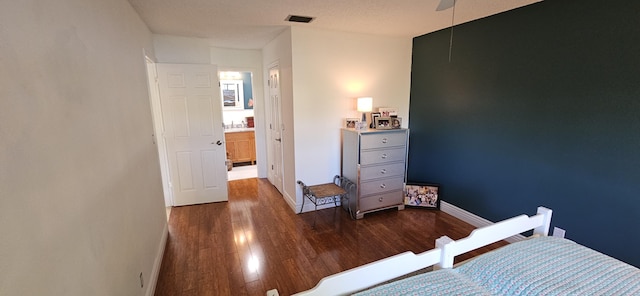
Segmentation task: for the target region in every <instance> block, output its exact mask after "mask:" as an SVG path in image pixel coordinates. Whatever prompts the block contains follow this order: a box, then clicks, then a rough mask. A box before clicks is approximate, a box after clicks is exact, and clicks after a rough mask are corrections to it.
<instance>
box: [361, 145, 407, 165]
mask: <svg viewBox="0 0 640 296" xmlns="http://www.w3.org/2000/svg"><path fill="white" fill-rule="evenodd" d="M406 155H407V151H406V150H405V149H404V147H401V148H394V149H382V150H371V151H363V152H361V153H360V165H368V164H376V163H384V162H393V161H404V159H405V157H406Z"/></svg>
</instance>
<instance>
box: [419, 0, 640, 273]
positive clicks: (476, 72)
mask: <svg viewBox="0 0 640 296" xmlns="http://www.w3.org/2000/svg"><path fill="white" fill-rule="evenodd" d="M450 33H451V31H450V30H449V29H446V30H442V31H438V32H435V33H431V34H427V35H423V36H420V37H416V38H415V39H414V41H413V64H412V74H411V103H410V112H409V118H410V123H409V128H410V129H411V137H410V146H409V147H410V148H409V168H408V179H409V181H414V182H433V183H439V184H441V186H442V193H443V199H444V200H445V201H447V202H449V203H452V204H454V205H456V206H458V207H461V208H463V209H465V210H467V211H470V212H472V213H475V214H477V215H479V216H481V217H484V218H487V219H489V220H493V221H497V220H501V219H504V218H508V217H511V216H513V215H516V214H520V213H527V214H534V213H535V208H536V207H537V206H539V205H543V206H546V207H549V208H552V209H553V210H554V217H553V226H557V227H561V228H564V229H566V231H567V237H568V238H569V239H572V240H575V241H577V242H579V243H581V244H584V245H586V246H589V247H591V248H593V249H596V250H598V251H601V252H603V253H606V254H608V255H611V256H613V257H616V258H618V259H621V260H623V261H626V262H629V263H631V264H633V265H635V266H640V252H638V251H637V250H640V235H639V234H640V229H639V228H640V227H639V226H640V3H639V2H634V1H626V2H619V1H614V2H611V1H594V0H585V1H568V0H547V1H544V2H541V3H536V4H533V5H529V6H526V7H522V8H519V9H516V10H512V11H509V12H505V13H501V14H498V15H495V16H492V17H488V18H484V19H481V20H477V21H474V22H471V23H467V24H463V25H459V26H456V27H455V28H454V35H453V49H452V60H451V62H449V59H448V55H449V53H448V50H449V38H450Z"/></svg>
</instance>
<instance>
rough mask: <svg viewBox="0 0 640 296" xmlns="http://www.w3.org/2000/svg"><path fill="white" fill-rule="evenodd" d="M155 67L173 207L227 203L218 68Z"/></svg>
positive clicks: (172, 65)
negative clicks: (218, 202)
mask: <svg viewBox="0 0 640 296" xmlns="http://www.w3.org/2000/svg"><path fill="white" fill-rule="evenodd" d="M157 66H158V67H157V68H158V81H159V84H160V101H161V104H162V107H161V108H162V117H163V120H164V127H165V133H164V138H165V141H166V145H167V158H168V160H169V175H170V179H171V184H170V187H171V191H172V193H173V202H174V205H176V206H180V205H189V204H199V203H208V202H217V201H226V200H228V192H227V168H226V165H225V160H226V151H225V145H224V130H223V128H222V103H221V101H220V88H219V85H218V75H217V73H218V70H217V67H216V66H215V65H186V64H157Z"/></svg>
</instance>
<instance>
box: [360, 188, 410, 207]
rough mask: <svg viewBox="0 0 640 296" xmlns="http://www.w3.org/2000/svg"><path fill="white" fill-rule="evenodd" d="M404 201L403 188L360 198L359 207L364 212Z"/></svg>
mask: <svg viewBox="0 0 640 296" xmlns="http://www.w3.org/2000/svg"><path fill="white" fill-rule="evenodd" d="M402 203H403V197H402V190H398V191H394V192H387V193H383V194H378V195H371V196H368V197H364V198H361V199H360V204H359V207H358V208H359V209H360V211H362V212H366V211H370V210H375V209H379V208H384V207H390V206H394V205H398V204H402Z"/></svg>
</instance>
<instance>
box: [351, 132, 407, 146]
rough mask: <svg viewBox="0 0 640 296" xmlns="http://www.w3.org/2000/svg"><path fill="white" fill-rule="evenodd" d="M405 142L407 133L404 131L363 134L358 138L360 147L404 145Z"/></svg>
mask: <svg viewBox="0 0 640 296" xmlns="http://www.w3.org/2000/svg"><path fill="white" fill-rule="evenodd" d="M406 144H407V133H406V132H405V131H398V132H385V133H377V134H363V135H362V137H361V138H360V149H374V148H385V147H394V146H405V145H406Z"/></svg>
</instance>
